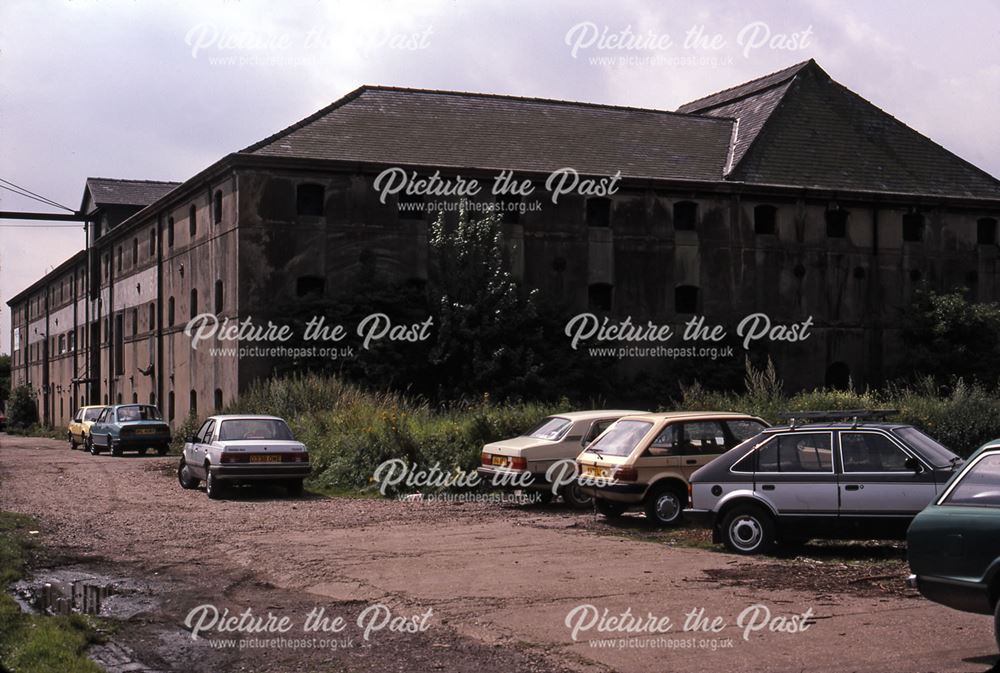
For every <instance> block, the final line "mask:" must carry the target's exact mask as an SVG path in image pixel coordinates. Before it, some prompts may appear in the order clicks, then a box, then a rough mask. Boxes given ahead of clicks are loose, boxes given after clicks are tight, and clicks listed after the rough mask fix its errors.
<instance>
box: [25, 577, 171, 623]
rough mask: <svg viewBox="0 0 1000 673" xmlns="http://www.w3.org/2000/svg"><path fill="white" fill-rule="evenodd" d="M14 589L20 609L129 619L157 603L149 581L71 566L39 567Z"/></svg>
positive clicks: (54, 613) (56, 613) (55, 613)
mask: <svg viewBox="0 0 1000 673" xmlns="http://www.w3.org/2000/svg"><path fill="white" fill-rule="evenodd" d="M13 591H14V599H15V600H16V601H17V602H18V603H19V604H20V605H21V608H22V609H23V610H25V611H28V612H44V613H48V614H53V615H68V614H72V613H83V614H88V615H97V616H101V617H110V618H114V619H128V618H130V617H132V616H134V615H137V614H139V613H141V612H147V611H149V610H151V609H152V608H154V607H155V606H156V601H155V600H154V598H153V592H152V588H151V587H150V586H149V585H148V584H145V583H143V582H140V581H137V580H134V579H132V578H129V577H116V576H112V575H102V574H97V573H93V572H87V571H83V570H79V569H74V568H59V569H57V570H39V571H37V572H36V573H35V574H34V577H32V579H30V580H22V581H20V582H16V583H15V584H14V586H13Z"/></svg>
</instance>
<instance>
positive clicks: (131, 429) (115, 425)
mask: <svg viewBox="0 0 1000 673" xmlns="http://www.w3.org/2000/svg"><path fill="white" fill-rule="evenodd" d="M169 448H170V426H168V425H167V424H166V423H164V422H163V417H162V416H160V410H159V409H157V408H156V407H154V406H153V405H152V404H118V405H115V406H111V407H105V408H104V411H102V412H101V415H100V416H98V417H97V420H96V421H95V422H94V424H93V425H92V426H91V427H90V434H89V435H88V436H87V450H89V451H90V453H91V455H94V456H96V455H97V454H99V453H101V452H102V451H110V452H111V455H112V456H120V455H122V453H123V452H125V451H138V452H139V453H140V454H143V453H146V451H147V450H148V449H155V450H156V452H157V453H158V454H160V455H161V456H162V455H165V454H166V453H167V449H169Z"/></svg>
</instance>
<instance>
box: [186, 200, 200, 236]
mask: <svg viewBox="0 0 1000 673" xmlns="http://www.w3.org/2000/svg"><path fill="white" fill-rule="evenodd" d="M197 233H198V210H197V209H196V208H195V207H194V204H193V203H192V204H191V207H190V208H188V234H189V235H190V236H191V238H194V237H195V234H197Z"/></svg>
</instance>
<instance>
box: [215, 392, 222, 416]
mask: <svg viewBox="0 0 1000 673" xmlns="http://www.w3.org/2000/svg"><path fill="white" fill-rule="evenodd" d="M215 410H216V411H222V389H221V388H216V389H215Z"/></svg>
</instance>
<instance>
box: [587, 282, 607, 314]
mask: <svg viewBox="0 0 1000 673" xmlns="http://www.w3.org/2000/svg"><path fill="white" fill-rule="evenodd" d="M612 290H613V288H612V286H611V285H610V284H609V283H594V284H593V285H591V286H590V287H588V288H587V306H588V307H589V308H590V310H591V311H604V312H607V313H610V312H611V294H612Z"/></svg>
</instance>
